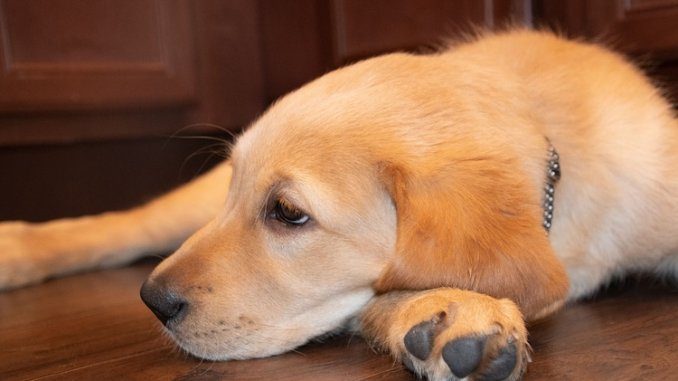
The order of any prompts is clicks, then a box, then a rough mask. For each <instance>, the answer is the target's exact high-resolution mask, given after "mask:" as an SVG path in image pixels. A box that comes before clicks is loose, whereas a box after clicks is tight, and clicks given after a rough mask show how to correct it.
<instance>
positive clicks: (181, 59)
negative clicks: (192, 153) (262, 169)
mask: <svg viewBox="0 0 678 381" xmlns="http://www.w3.org/2000/svg"><path fill="white" fill-rule="evenodd" d="M256 20H257V13H256V6H255V5H253V4H252V3H251V2H249V1H245V0H242V1H240V0H231V1H223V2H222V1H217V0H200V1H189V0H31V1H24V0H1V1H0V34H1V35H0V37H1V38H0V89H1V91H0V144H5V145H6V144H33V143H45V142H48V143H59V142H67V141H69V142H70V141H81V140H92V139H99V140H101V139H112V138H130V137H149V136H159V135H162V134H166V135H167V134H172V133H174V132H176V131H177V130H178V129H180V128H182V127H184V126H186V125H189V124H193V123H198V122H201V123H216V124H219V125H222V126H225V127H226V128H228V129H231V130H237V129H239V128H240V127H241V126H242V125H243V124H245V123H247V121H248V120H249V119H251V118H252V116H253V115H255V114H256V113H257V112H260V111H261V109H262V107H263V104H262V95H261V75H260V70H261V69H260V64H261V60H260V51H259V44H258V32H257V30H256V25H257V23H256ZM203 130H205V129H203Z"/></svg>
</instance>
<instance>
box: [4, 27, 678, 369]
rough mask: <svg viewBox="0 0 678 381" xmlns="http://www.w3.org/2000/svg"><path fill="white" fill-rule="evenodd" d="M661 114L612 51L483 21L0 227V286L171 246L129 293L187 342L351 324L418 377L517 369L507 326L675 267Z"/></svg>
mask: <svg viewBox="0 0 678 381" xmlns="http://www.w3.org/2000/svg"><path fill="white" fill-rule="evenodd" d="M676 226H678V122H677V119H676V118H675V116H674V114H673V112H672V109H671V106H670V104H669V103H668V102H667V101H666V100H665V99H664V98H663V97H662V95H661V92H660V91H659V90H658V89H657V88H656V87H654V86H653V84H652V83H651V82H650V81H649V80H648V79H647V78H646V77H645V76H644V75H643V74H642V73H641V71H640V70H639V69H637V68H636V67H634V66H633V65H632V64H631V63H629V62H628V61H626V60H625V59H624V58H622V57H621V56H620V55H618V54H616V53H613V52H611V51H609V50H606V49H605V48H602V47H600V46H597V45H593V44H588V43H584V42H576V41H569V40H566V39H563V38H560V37H558V36H556V35H554V34H551V33H548V32H540V31H530V30H520V29H519V30H512V31H507V32H501V33H495V34H491V33H489V34H485V35H482V36H480V37H478V38H476V39H473V40H472V41H465V42H461V43H458V44H456V45H454V46H451V47H450V48H449V49H447V50H445V51H443V52H440V53H437V54H432V55H411V54H404V53H394V54H388V55H384V56H381V57H377V58H372V59H368V60H365V61H362V62H359V63H356V64H353V65H350V66H347V67H344V68H341V69H339V70H336V71H334V72H331V73H329V74H326V75H324V76H322V77H321V78H319V79H317V80H315V81H313V82H311V83H309V84H307V85H305V86H304V87H302V88H301V89H299V90H297V91H294V92H292V93H290V94H288V95H287V96H285V97H283V98H282V99H280V100H279V101H277V102H276V103H275V104H274V105H272V106H271V107H270V109H269V110H268V111H267V112H266V113H265V114H264V115H262V116H261V117H260V118H259V119H258V120H256V121H255V122H254V123H253V125H252V126H251V127H250V128H249V129H247V130H246V132H244V133H243V134H242V135H241V136H240V137H239V138H238V139H237V142H236V144H235V145H234V147H233V149H232V152H231V156H230V158H229V159H228V160H227V161H226V162H224V163H223V164H220V165H218V166H217V167H215V168H214V169H212V170H211V171H210V172H208V173H206V174H204V175H202V176H201V177H199V178H197V179H196V180H194V181H193V182H191V183H189V184H187V185H185V186H183V187H181V188H179V189H177V190H175V191H173V192H171V193H169V194H167V195H165V196H162V197H160V198H158V199H156V200H153V201H151V202H150V203H148V204H146V205H143V206H140V207H138V208H135V209H132V210H130V211H125V212H113V213H107V214H103V215H99V216H93V217H83V218H76V219H64V220H56V221H52V222H47V223H42V224H27V223H23V222H7V223H4V224H2V225H1V227H0V248H1V249H0V286H1V287H3V288H12V287H19V286H23V285H26V284H29V283H35V282H39V281H41V280H43V279H46V278H48V277H54V276H60V275H64V274H68V273H72V272H76V271H83V270H86V269H92V268H103V267H110V266H114V265H121V264H125V263H128V262H130V261H132V260H134V259H136V258H138V257H140V256H142V255H143V254H145V253H149V252H159V251H164V250H170V249H172V248H176V247H177V246H179V245H180V244H181V242H182V241H184V240H185V239H186V238H187V237H189V236H190V238H188V240H186V241H185V242H184V243H183V244H181V246H180V248H179V249H178V250H177V251H176V252H175V253H174V254H173V255H171V256H169V257H168V258H167V259H165V260H164V261H163V262H162V263H160V264H159V265H158V267H157V268H156V269H155V270H154V271H153V273H152V274H151V275H150V276H149V278H148V280H147V281H146V282H145V283H144V285H143V286H142V289H141V297H142V299H143V301H144V302H145V303H146V304H147V305H148V307H149V308H150V309H151V310H152V311H153V313H155V315H156V316H157V317H158V318H159V320H160V321H161V322H162V323H163V325H164V327H165V328H166V331H167V332H168V333H169V334H170V335H171V337H172V338H173V339H174V340H175V341H176V343H177V344H178V345H179V346H180V347H181V348H183V349H184V350H186V351H188V352H190V353H191V354H193V355H195V356H198V357H201V358H206V359H212V360H232V359H248V358H257V357H266V356H271V355H276V354H279V353H282V352H285V351H288V350H291V349H293V348H295V347H297V346H300V345H302V344H304V343H306V342H308V341H309V340H311V339H313V338H315V337H318V336H320V335H324V334H327V333H328V332H336V331H340V330H346V329H348V330H354V331H356V332H360V333H361V334H362V335H363V336H364V337H365V338H366V339H367V340H368V341H369V342H371V343H373V344H374V345H375V346H377V347H379V348H381V349H383V350H384V351H387V352H389V353H390V354H391V355H392V356H394V358H395V359H397V360H399V361H402V362H403V363H404V364H405V365H406V366H407V367H408V368H409V369H410V370H412V371H413V372H415V373H416V374H418V375H420V376H423V377H427V378H428V379H429V380H450V379H453V380H458V379H472V380H480V379H482V380H490V379H491V380H515V379H519V378H520V377H521V376H522V374H523V372H524V371H525V368H526V364H527V363H528V362H529V350H528V348H529V347H528V342H527V332H526V328H525V321H530V320H534V319H538V318H541V317H544V316H547V315H549V314H552V313H554V312H555V311H557V310H558V309H559V308H561V307H562V306H563V305H564V304H565V303H566V302H568V301H573V300H576V299H579V298H581V297H584V296H587V295H590V294H591V293H593V292H595V291H596V290H597V289H598V288H599V287H600V286H601V285H603V284H605V283H606V282H608V281H609V280H610V279H612V278H614V277H618V276H623V275H624V274H626V273H629V272H636V271H643V272H649V273H652V274H656V275H657V276H660V277H666V278H672V279H675V277H676V276H677V275H678V234H676V233H677V230H676Z"/></svg>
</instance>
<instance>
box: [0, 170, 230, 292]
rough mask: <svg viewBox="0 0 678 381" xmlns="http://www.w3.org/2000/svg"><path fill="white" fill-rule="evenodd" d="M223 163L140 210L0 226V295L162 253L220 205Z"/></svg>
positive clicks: (224, 184) (227, 177)
mask: <svg viewBox="0 0 678 381" xmlns="http://www.w3.org/2000/svg"><path fill="white" fill-rule="evenodd" d="M230 178H231V166H230V163H229V162H224V163H223V164H220V165H218V166H217V167H215V168H214V169H212V170H211V171H210V172H208V173H206V174H204V175H202V176H200V177H198V178H196V179H195V180H193V181H192V182H190V183H188V184H186V185H184V186H182V187H180V188H178V189H176V190H174V191H172V192H169V193H168V194H166V195H164V196H161V197H159V198H157V199H155V200H153V201H151V202H149V203H147V204H145V205H143V206H140V207H137V208H134V209H131V210H127V211H123V212H110V213H104V214H101V215H96V216H86V217H80V218H69V219H60V220H54V221H49V222H45V223H37V224H32V223H25V222H5V223H0V290H1V289H6V288H13V287H19V286H24V285H27V284H31V283H36V282H40V281H42V280H44V279H46V278H50V277H55V276H60V275H64V274H68V273H73V272H77V271H83V270H87V269H93V268H104V267H111V266H116V265H121V264H125V263H129V262H130V261H133V260H135V259H137V258H139V257H141V256H142V255H144V254H147V253H154V252H155V253H158V252H167V251H169V250H172V249H174V248H176V247H177V246H178V245H179V244H180V243H181V242H182V241H183V240H184V239H186V238H187V237H188V236H190V235H191V234H192V233H194V232H195V231H196V230H198V229H199V228H200V227H201V226H203V225H205V224H206V223H207V222H209V220H211V219H212V218H213V217H214V216H215V215H216V213H217V211H218V209H219V208H220V206H221V204H222V203H223V202H224V201H225V199H226V193H227V190H228V184H229V182H230Z"/></svg>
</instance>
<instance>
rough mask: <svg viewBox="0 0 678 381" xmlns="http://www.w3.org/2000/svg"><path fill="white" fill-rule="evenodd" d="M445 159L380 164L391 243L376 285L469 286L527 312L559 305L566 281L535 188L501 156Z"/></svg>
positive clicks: (389, 287)
mask: <svg viewBox="0 0 678 381" xmlns="http://www.w3.org/2000/svg"><path fill="white" fill-rule="evenodd" d="M445 162H446V164H444V165H436V164H435V163H433V164H432V163H426V164H421V163H419V164H418V165H416V166H411V167H409V168H407V167H405V166H404V165H402V164H394V163H388V164H386V165H384V166H383V167H382V169H383V170H382V171H381V173H382V176H383V181H384V185H385V187H386V188H387V189H388V191H389V193H390V195H391V197H392V199H393V202H394V204H395V206H396V213H397V241H396V253H395V255H394V257H393V259H392V260H391V262H390V263H389V264H388V265H387V267H386V268H385V270H384V272H383V273H382V274H381V276H380V278H379V279H378V280H377V282H375V284H374V288H375V290H376V291H377V292H386V291H389V290H395V289H430V288H435V287H442V286H449V287H457V288H463V289H470V290H474V291H478V292H482V293H485V294H488V295H491V296H494V297H506V298H509V299H512V300H513V301H514V302H516V303H517V304H518V305H519V306H520V307H521V309H522V310H523V313H524V314H526V315H527V316H535V315H536V314H539V313H540V311H543V312H546V310H547V309H548V308H551V307H553V306H556V305H558V304H559V303H560V302H561V301H562V300H563V299H564V297H565V294H566V293H567V288H568V281H567V276H566V274H565V271H564V268H563V266H562V265H561V263H560V262H559V261H558V259H557V258H556V257H555V255H554V253H553V250H552V248H551V245H550V243H549V240H548V237H547V235H546V233H545V231H544V229H543V227H542V219H541V216H542V211H541V207H540V195H538V194H536V193H538V192H537V191H536V190H534V189H533V188H534V187H533V186H532V187H530V186H529V184H528V181H527V179H526V177H525V176H521V175H520V174H519V173H516V171H515V169H516V168H517V166H514V165H513V164H515V163H512V162H511V160H509V159H507V158H502V157H491V156H489V155H488V156H475V157H473V158H464V159H463V160H451V161H449V164H447V162H448V161H447V160H446V161H445Z"/></svg>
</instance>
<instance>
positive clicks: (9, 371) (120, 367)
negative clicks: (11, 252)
mask: <svg viewBox="0 0 678 381" xmlns="http://www.w3.org/2000/svg"><path fill="white" fill-rule="evenodd" d="M153 265H154V263H149V262H144V263H139V264H136V265H134V266H132V267H128V268H124V269H117V270H110V271H102V272H98V273H90V274H85V275H78V276H74V277H70V278H65V279H60V280H56V281H51V282H48V283H46V284H44V285H40V286H35V287H30V288H25V289H20V290H15V291H11V292H7V293H4V294H0V380H4V381H8V380H37V379H40V380H96V381H101V380H201V381H203V380H222V379H223V380H413V379H414V377H413V376H412V375H411V374H410V373H409V372H407V371H406V370H404V368H402V367H401V366H400V365H399V364H394V363H393V362H392V361H391V360H390V359H389V357H388V356H386V355H383V354H377V353H374V352H372V350H370V349H369V348H368V347H367V345H366V344H365V343H364V342H363V341H362V340H361V339H360V338H357V337H354V338H349V337H338V338H335V339H330V340H328V341H327V342H325V343H319V344H312V345H307V346H305V347H303V348H301V349H299V353H294V352H293V353H288V354H285V355H282V356H277V357H273V358H269V359H264V360H251V361H234V362H226V363H214V362H207V361H200V360H197V359H194V358H191V357H187V356H186V355H184V354H182V353H180V352H178V351H177V350H176V349H174V348H173V346H172V345H171V343H169V341H168V340H167V339H166V338H164V337H163V336H162V335H161V334H160V330H159V326H158V324H159V323H157V322H156V320H155V318H154V317H153V315H152V314H151V313H150V312H149V311H148V310H147V309H146V308H145V307H144V305H143V304H142V303H141V301H140V299H139V296H138V294H139V293H138V289H139V286H140V285H141V282H142V281H143V280H144V278H145V277H146V275H147V274H148V273H149V271H150V270H151V268H152V267H153ZM530 342H531V344H532V347H533V349H534V355H533V362H532V364H530V367H529V370H528V373H527V375H526V376H525V379H526V380H631V379H642V380H676V379H678V291H676V290H675V289H670V288H668V287H659V286H651V285H647V284H641V285H639V286H638V285H635V286H632V287H631V286H626V287H622V288H618V289H614V290H612V291H608V292H607V293H606V295H605V296H604V297H600V298H598V299H597V300H595V301H590V302H585V303H579V304H577V305H573V306H570V307H568V308H567V309H566V310H564V311H562V312H560V313H559V314H557V315H556V316H554V317H552V318H550V319H548V320H546V321H543V322H541V323H538V324H536V325H535V326H533V327H531V328H530Z"/></svg>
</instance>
